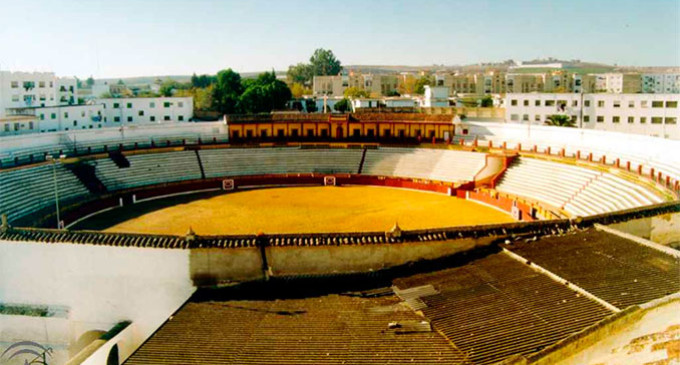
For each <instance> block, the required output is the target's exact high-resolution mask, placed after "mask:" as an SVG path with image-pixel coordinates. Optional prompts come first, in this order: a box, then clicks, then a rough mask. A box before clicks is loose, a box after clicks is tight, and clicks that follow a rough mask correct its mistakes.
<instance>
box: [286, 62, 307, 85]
mask: <svg viewBox="0 0 680 365" xmlns="http://www.w3.org/2000/svg"><path fill="white" fill-rule="evenodd" d="M313 76H314V74H313V70H312V65H310V64H306V63H298V64H297V65H290V66H288V72H287V73H286V78H287V80H288V83H290V84H293V83H298V84H302V85H306V86H310V85H311V84H312V77H313Z"/></svg>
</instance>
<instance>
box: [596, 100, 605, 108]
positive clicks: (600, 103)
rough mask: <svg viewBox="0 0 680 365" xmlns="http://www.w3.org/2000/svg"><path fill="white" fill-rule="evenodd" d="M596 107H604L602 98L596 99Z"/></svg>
mask: <svg viewBox="0 0 680 365" xmlns="http://www.w3.org/2000/svg"><path fill="white" fill-rule="evenodd" d="M597 107H598V108H604V100H598V101H597Z"/></svg>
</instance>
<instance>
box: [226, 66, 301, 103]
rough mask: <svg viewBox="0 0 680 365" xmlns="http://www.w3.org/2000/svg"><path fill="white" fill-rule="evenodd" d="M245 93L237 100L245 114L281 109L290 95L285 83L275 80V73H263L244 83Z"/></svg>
mask: <svg viewBox="0 0 680 365" xmlns="http://www.w3.org/2000/svg"><path fill="white" fill-rule="evenodd" d="M243 86H244V87H245V91H244V92H243V94H241V97H240V98H239V105H240V107H241V110H242V111H244V112H246V113H263V112H270V111H272V110H276V109H283V108H284V107H285V106H286V103H287V102H288V101H289V100H290V99H291V97H292V94H291V92H290V89H289V88H288V85H286V83H285V82H283V81H281V80H278V79H277V78H276V73H275V72H274V71H273V70H272V72H265V73H262V74H260V75H258V77H257V79H255V80H252V81H251V80H248V82H244V85H243Z"/></svg>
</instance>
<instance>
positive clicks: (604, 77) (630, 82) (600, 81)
mask: <svg viewBox="0 0 680 365" xmlns="http://www.w3.org/2000/svg"><path fill="white" fill-rule="evenodd" d="M594 76H595V90H596V91H599V92H606V93H615V94H622V93H637V92H640V90H642V79H641V77H640V74H634V73H631V74H624V73H616V72H608V73H603V74H595V75H594Z"/></svg>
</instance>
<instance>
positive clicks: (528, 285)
mask: <svg viewBox="0 0 680 365" xmlns="http://www.w3.org/2000/svg"><path fill="white" fill-rule="evenodd" d="M395 285H396V286H397V287H398V288H399V289H406V288H411V287H420V286H423V285H432V286H433V287H434V289H435V290H437V291H438V292H439V293H438V294H433V295H427V296H424V297H422V298H420V299H421V300H422V302H423V303H424V305H425V306H424V307H423V308H421V309H420V310H422V312H423V314H424V315H425V316H426V317H427V318H429V319H430V320H431V321H432V325H433V327H434V328H435V329H437V330H439V331H441V332H442V333H443V334H444V335H445V336H446V337H447V338H448V339H449V340H450V341H451V342H452V343H454V344H455V345H456V346H457V347H458V348H459V349H460V350H461V351H463V353H464V354H466V355H468V356H469V359H470V360H471V361H472V363H474V364H490V363H494V362H497V361H501V360H503V359H506V358H507V357H509V356H511V355H515V354H522V355H526V354H530V353H532V352H535V351H538V350H540V349H542V348H543V347H545V346H548V345H551V344H553V343H555V342H557V341H559V340H561V339H563V338H565V337H567V336H569V335H570V334H572V333H575V332H577V331H579V330H581V329H583V328H585V327H587V326H589V325H591V324H593V323H595V322H597V321H599V320H601V319H603V318H604V317H606V316H608V315H609V314H611V313H612V312H611V311H609V310H608V309H606V308H605V307H603V306H601V305H600V304H598V303H596V302H595V301H592V300H590V299H588V298H586V297H584V296H582V295H580V294H578V293H576V292H575V291H572V290H571V289H569V288H567V287H565V286H564V285H561V284H560V283H558V282H556V281H554V280H552V279H550V278H549V277H548V276H547V275H544V274H541V273H538V272H536V271H534V270H533V269H531V268H530V267H528V266H527V265H524V264H522V263H521V262H519V261H516V260H514V259H512V258H510V257H509V256H508V255H506V254H504V253H497V254H493V255H490V256H487V257H485V258H481V259H477V260H474V261H472V262H470V263H469V264H467V265H464V266H461V267H456V268H451V269H446V270H440V271H436V272H431V273H424V274H417V275H413V276H410V277H405V278H400V279H396V280H395Z"/></svg>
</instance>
